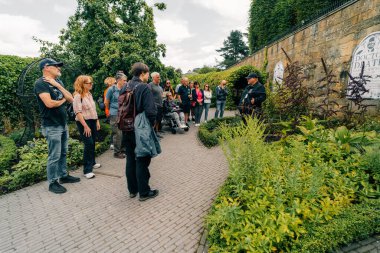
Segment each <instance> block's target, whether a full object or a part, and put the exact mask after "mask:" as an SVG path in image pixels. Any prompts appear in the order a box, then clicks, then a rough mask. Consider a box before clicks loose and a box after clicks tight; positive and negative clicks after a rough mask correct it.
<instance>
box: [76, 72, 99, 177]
mask: <svg viewBox="0 0 380 253" xmlns="http://www.w3.org/2000/svg"><path fill="white" fill-rule="evenodd" d="M92 86H93V80H92V77H91V76H86V75H80V76H78V77H77V79H76V80H75V83H74V89H75V92H74V102H73V108H74V112H75V121H76V124H77V127H78V130H79V133H80V135H81V137H82V141H83V144H84V151H83V174H84V176H85V177H86V178H88V179H90V178H93V177H95V174H94V173H93V172H92V170H93V169H97V168H100V166H101V165H100V164H99V163H96V162H95V140H96V134H97V131H99V129H100V123H99V119H98V114H97V113H96V106H95V101H94V99H93V97H92V94H91V92H90V91H91V90H92Z"/></svg>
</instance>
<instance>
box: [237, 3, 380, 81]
mask: <svg viewBox="0 0 380 253" xmlns="http://www.w3.org/2000/svg"><path fill="white" fill-rule="evenodd" d="M377 31H380V0H358V1H351V2H348V3H347V4H346V5H344V6H342V7H340V8H339V9H337V10H335V11H333V12H330V13H328V14H326V15H324V16H322V17H320V18H319V19H318V20H315V21H314V22H313V23H311V24H309V25H307V26H305V27H303V28H301V29H299V30H298V31H295V32H294V33H292V34H289V35H287V36H285V37H284V38H282V39H280V40H278V41H276V42H274V43H272V44H270V45H268V46H267V47H266V48H264V49H262V50H260V51H258V52H256V53H254V54H253V55H251V56H249V57H247V58H245V59H244V60H243V61H241V62H240V63H238V64H237V65H238V66H241V65H253V66H255V67H257V68H262V67H263V63H264V61H265V55H266V54H267V60H268V65H267V68H266V72H267V73H268V74H269V79H268V80H270V81H271V80H273V75H274V68H275V65H276V64H277V63H278V62H280V61H281V62H282V63H283V65H284V66H286V62H287V61H286V56H285V54H284V53H283V52H282V50H281V48H283V49H284V50H285V51H286V52H287V54H288V55H289V57H290V59H292V61H299V62H300V63H301V64H302V65H303V66H305V68H304V72H305V74H306V76H307V77H308V79H307V83H308V84H309V85H315V84H316V83H317V81H318V80H319V79H320V78H321V77H323V74H322V71H323V67H322V63H321V58H323V59H325V61H326V63H327V65H328V66H329V68H331V69H333V73H334V74H335V75H336V76H337V78H338V79H339V82H340V83H341V84H347V81H348V77H347V75H345V74H344V72H345V71H349V70H350V64H351V60H352V54H353V51H354V50H355V47H356V46H357V45H358V44H359V43H360V42H361V41H362V40H363V39H364V38H365V37H366V36H367V35H369V34H371V33H373V32H377ZM266 50H267V52H266ZM379 72H380V71H379Z"/></svg>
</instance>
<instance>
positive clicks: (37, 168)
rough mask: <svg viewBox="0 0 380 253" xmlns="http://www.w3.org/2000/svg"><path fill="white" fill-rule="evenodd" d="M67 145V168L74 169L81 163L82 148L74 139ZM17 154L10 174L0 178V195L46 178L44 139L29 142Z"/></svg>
mask: <svg viewBox="0 0 380 253" xmlns="http://www.w3.org/2000/svg"><path fill="white" fill-rule="evenodd" d="M68 145H69V149H68V153H67V166H68V168H76V167H77V166H79V165H80V163H81V161H82V157H83V146H82V145H81V144H80V143H79V141H78V140H74V139H69V143H68ZM15 150H16V149H15ZM15 150H14V151H15ZM18 154H19V156H20V161H19V162H18V163H17V164H16V165H14V166H13V167H12V170H13V171H12V173H11V174H9V175H5V176H4V177H2V178H0V190H1V192H0V194H2V193H6V192H10V191H14V190H17V189H20V188H22V187H25V186H28V185H32V184H35V183H37V182H40V181H41V180H43V179H45V178H46V164H47V159H48V145H47V142H46V139H45V138H41V139H34V140H33V141H29V142H28V144H27V145H24V146H23V147H21V148H19V149H18Z"/></svg>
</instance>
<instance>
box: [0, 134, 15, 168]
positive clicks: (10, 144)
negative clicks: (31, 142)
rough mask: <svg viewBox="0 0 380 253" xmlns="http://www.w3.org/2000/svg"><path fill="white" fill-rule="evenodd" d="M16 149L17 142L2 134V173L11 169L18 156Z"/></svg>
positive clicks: (0, 152) (0, 143)
mask: <svg viewBox="0 0 380 253" xmlns="http://www.w3.org/2000/svg"><path fill="white" fill-rule="evenodd" d="M16 150H17V147H16V144H15V143H14V141H13V140H12V139H10V138H7V137H5V136H3V135H0V175H2V174H3V173H4V172H5V171H9V170H10V168H11V165H12V163H13V161H14V160H15V159H16V157H17V154H16Z"/></svg>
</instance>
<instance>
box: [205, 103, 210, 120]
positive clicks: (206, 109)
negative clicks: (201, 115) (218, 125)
mask: <svg viewBox="0 0 380 253" xmlns="http://www.w3.org/2000/svg"><path fill="white" fill-rule="evenodd" d="M210 105H211V104H210V103H208V104H206V103H204V104H203V108H204V109H205V121H207V118H208V110H209V109H210Z"/></svg>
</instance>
